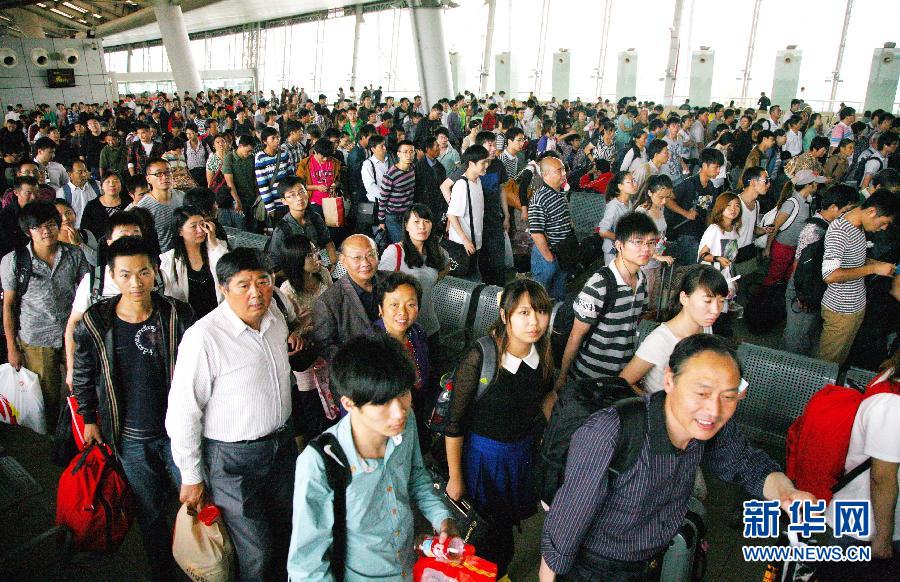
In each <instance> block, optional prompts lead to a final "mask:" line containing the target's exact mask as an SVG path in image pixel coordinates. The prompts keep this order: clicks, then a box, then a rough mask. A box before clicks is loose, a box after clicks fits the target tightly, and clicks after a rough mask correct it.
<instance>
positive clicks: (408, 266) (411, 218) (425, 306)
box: [378, 204, 450, 388]
mask: <svg viewBox="0 0 900 582" xmlns="http://www.w3.org/2000/svg"><path fill="white" fill-rule="evenodd" d="M403 224H404V225H405V230H404V234H403V241H402V242H398V243H394V244H392V245H388V247H387V248H386V249H384V252H383V253H382V255H381V261H380V262H379V264H378V269H379V270H382V271H400V272H401V273H406V274H408V275H412V276H413V277H415V278H416V280H417V281H418V282H419V285H421V286H422V301H421V302H420V303H419V310H420V311H419V323H420V324H421V325H422V328H423V329H424V330H425V334H426V336H427V338H428V353H429V354H430V357H431V363H432V366H431V370H432V371H433V372H434V373H433V374H432V377H431V378H430V379H428V385H429V387H430V388H433V387H436V386H437V380H438V377H437V371H438V366H437V359H438V354H439V350H440V340H439V338H438V332H439V331H440V330H441V324H440V322H439V321H438V318H437V312H436V311H435V310H434V299H433V294H434V286H435V285H436V284H437V282H438V281H440V280H441V279H442V278H443V277H444V276H445V275H446V274H447V273H448V272H449V271H450V260H449V256H448V255H447V251H445V250H444V249H443V248H442V247H441V245H440V240H439V236H440V235H439V234H438V233H437V231H436V230H435V228H434V215H433V214H432V212H431V208H429V207H428V206H426V205H425V204H413V205H412V206H411V207H410V208H409V210H407V211H406V214H405V215H404V216H403Z"/></svg>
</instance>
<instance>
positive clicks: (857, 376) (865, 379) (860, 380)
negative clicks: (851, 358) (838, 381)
mask: <svg viewBox="0 0 900 582" xmlns="http://www.w3.org/2000/svg"><path fill="white" fill-rule="evenodd" d="M877 375H878V373H877V372H870V371H869V370H863V369H862V368H852V367H851V368H850V369H849V370H847V375H846V376H844V386H849V387H850V388H865V387H866V386H867V385H868V384H869V382H871V380H872V378H874V377H875V376H877Z"/></svg>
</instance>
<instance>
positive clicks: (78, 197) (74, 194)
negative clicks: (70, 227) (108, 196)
mask: <svg viewBox="0 0 900 582" xmlns="http://www.w3.org/2000/svg"><path fill="white" fill-rule="evenodd" d="M90 176H91V175H90V172H88V168H87V164H85V163H84V162H83V161H81V160H75V161H74V162H72V167H71V169H70V170H69V182H68V184H63V186H62V188H59V189H58V190H57V191H56V197H57V198H62V199H64V200H65V201H66V202H68V203H69V204H70V205H71V206H72V210H74V211H75V226H76V227H77V228H81V215H82V214H84V207H85V206H87V203H88V202H90V201H91V200H93V199H94V198H99V197H100V196H101V191H100V184H98V183H97V181H96V180H94V179H93V178H91V177H90Z"/></svg>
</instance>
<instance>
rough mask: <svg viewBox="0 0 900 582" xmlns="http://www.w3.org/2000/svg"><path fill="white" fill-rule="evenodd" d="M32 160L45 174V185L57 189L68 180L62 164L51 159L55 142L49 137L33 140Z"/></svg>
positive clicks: (54, 150) (54, 149)
mask: <svg viewBox="0 0 900 582" xmlns="http://www.w3.org/2000/svg"><path fill="white" fill-rule="evenodd" d="M34 150H35V154H34V161H35V162H37V164H38V166H39V167H40V168H41V169H42V170H43V171H44V172H45V173H46V175H47V185H48V186H50V187H51V188H53V189H54V190H57V189H59V188H62V186H63V184H66V183H67V182H68V181H69V176H68V174H66V169H65V168H64V167H63V165H62V164H60V163H58V162H54V161H53V155H54V154H55V153H56V142H55V141H53V140H52V139H50V138H49V137H42V138H40V139H38V140H37V141H36V142H34Z"/></svg>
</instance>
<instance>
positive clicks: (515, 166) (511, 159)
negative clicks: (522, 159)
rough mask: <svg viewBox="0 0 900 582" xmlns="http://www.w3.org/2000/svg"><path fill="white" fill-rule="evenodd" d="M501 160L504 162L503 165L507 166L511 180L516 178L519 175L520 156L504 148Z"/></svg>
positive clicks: (507, 172) (507, 173)
mask: <svg viewBox="0 0 900 582" xmlns="http://www.w3.org/2000/svg"><path fill="white" fill-rule="evenodd" d="M500 161H501V162H502V163H503V167H504V168H506V175H507V176H509V179H510V180H515V179H516V178H518V177H519V158H517V157H516V156H514V155H512V154H510V153H509V152H508V151H506V150H503V153H502V154H500Z"/></svg>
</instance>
